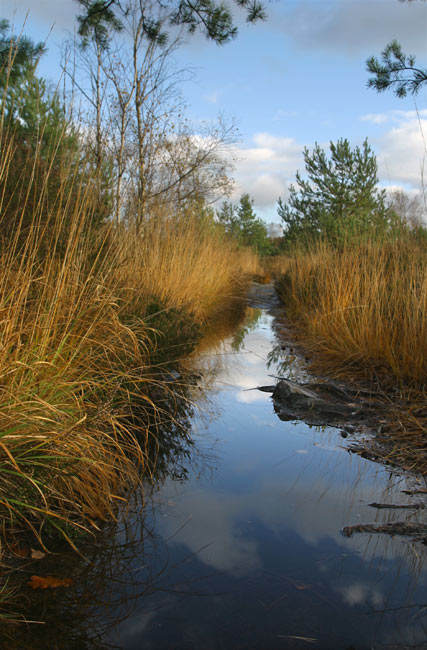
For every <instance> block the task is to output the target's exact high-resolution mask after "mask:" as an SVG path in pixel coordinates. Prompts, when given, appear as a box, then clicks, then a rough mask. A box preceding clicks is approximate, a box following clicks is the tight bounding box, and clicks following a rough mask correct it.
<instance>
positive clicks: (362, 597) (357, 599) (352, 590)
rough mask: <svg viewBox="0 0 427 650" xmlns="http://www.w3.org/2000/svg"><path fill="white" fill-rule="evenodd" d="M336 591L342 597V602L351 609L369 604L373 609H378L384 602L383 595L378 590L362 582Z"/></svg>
mask: <svg viewBox="0 0 427 650" xmlns="http://www.w3.org/2000/svg"><path fill="white" fill-rule="evenodd" d="M337 591H338V593H340V594H341V595H342V597H343V599H344V602H345V603H348V604H349V605H351V606H352V607H354V606H355V605H368V604H371V605H372V606H373V607H376V608H380V607H382V606H383V605H384V602H385V597H384V595H383V594H382V593H381V592H380V591H379V590H378V589H376V588H375V587H371V586H370V585H368V584H366V583H362V582H355V583H353V584H352V585H347V586H345V587H338V589H337Z"/></svg>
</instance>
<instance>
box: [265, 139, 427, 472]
mask: <svg viewBox="0 0 427 650" xmlns="http://www.w3.org/2000/svg"><path fill="white" fill-rule="evenodd" d="M304 157H305V162H306V171H307V179H305V178H304V179H303V178H302V177H301V176H300V175H297V184H298V190H297V189H296V188H292V189H291V192H290V197H289V201H288V202H287V203H286V204H284V203H282V202H279V214H280V216H281V217H282V219H283V221H284V223H285V228H286V230H285V238H284V246H285V250H286V252H287V254H286V256H285V257H284V258H282V265H283V271H284V274H283V276H282V278H281V279H280V281H279V282H278V289H279V292H280V295H281V297H282V299H283V301H284V303H285V305H286V308H287V316H288V317H289V319H290V320H291V321H292V322H293V323H294V324H295V325H296V326H297V331H298V336H299V338H300V340H301V341H302V342H303V344H304V345H305V346H306V347H307V348H308V349H310V350H311V352H312V353H313V361H314V367H315V368H316V369H317V370H318V371H320V372H322V373H326V374H327V375H328V376H336V377H339V378H341V379H345V380H347V381H348V380H352V381H355V382H356V383H359V385H360V387H361V389H364V390H366V388H368V389H369V390H370V391H371V392H372V395H373V396H375V398H376V399H378V398H379V399H381V400H383V401H384V402H386V403H387V406H388V412H389V416H390V418H389V420H390V421H389V422H388V424H383V425H382V429H383V430H384V432H385V431H387V435H386V447H385V448H386V449H387V450H388V451H387V459H388V460H390V459H393V460H394V461H395V462H398V463H400V464H403V465H405V466H407V467H410V468H412V469H415V468H417V469H419V470H423V471H427V457H426V454H425V430H426V425H427V404H426V397H425V396H426V380H427V326H426V324H427V229H426V221H425V218H426V211H425V204H424V203H423V200H422V199H423V197H422V195H421V196H420V197H419V198H418V200H414V199H412V200H410V199H408V198H407V197H405V195H403V194H402V193H397V194H395V196H394V197H393V200H392V201H391V202H390V201H386V197H385V196H384V193H381V192H379V191H378V190H377V182H378V180H377V177H376V160H375V156H374V155H373V153H372V151H371V150H370V148H369V146H368V143H367V142H365V143H364V145H363V148H362V149H359V148H356V149H355V150H351V148H350V146H349V143H348V142H347V141H345V140H344V141H339V142H338V143H336V144H334V143H331V156H330V158H328V156H327V154H326V153H325V152H324V151H323V150H322V149H320V147H318V146H316V148H315V149H314V152H313V153H312V154H310V152H309V151H308V150H306V151H305V154H304ZM383 449H384V447H383ZM376 453H377V456H378V455H379V452H376ZM381 453H382V452H381Z"/></svg>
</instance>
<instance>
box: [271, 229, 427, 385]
mask: <svg viewBox="0 0 427 650" xmlns="http://www.w3.org/2000/svg"><path fill="white" fill-rule="evenodd" d="M279 291H280V295H281V296H282V298H283V300H284V303H285V304H286V307H287V313H288V315H289V317H290V318H291V319H292V320H294V321H295V322H298V324H299V326H300V327H301V329H302V332H303V336H304V339H305V340H306V342H307V343H309V344H310V345H312V346H315V349H316V351H318V352H319V353H320V354H321V357H322V361H321V362H320V361H319V363H322V365H324V367H325V369H327V370H328V371H331V370H335V371H336V372H341V373H344V374H346V373H348V372H349V370H350V369H353V370H354V371H357V372H362V373H363V372H365V373H367V376H371V375H372V374H377V375H379V376H382V377H383V379H386V378H389V380H390V382H392V383H393V382H394V383H398V384H402V383H404V384H407V385H412V386H414V387H422V386H423V385H424V382H425V380H426V376H427V250H426V247H425V243H424V242H423V241H419V240H417V239H416V238H411V237H410V236H408V237H406V238H405V239H395V240H393V241H384V242H381V243H380V242H375V241H373V242H364V243H361V244H358V245H350V244H349V245H348V246H344V247H343V248H341V249H336V248H334V247H332V246H330V245H329V244H327V243H325V242H323V243H318V244H316V245H313V246H312V248H310V249H309V250H307V251H305V252H301V253H296V254H294V255H293V256H292V258H291V260H290V261H289V269H288V271H287V273H286V274H285V276H284V277H283V279H282V280H281V281H280V283H279ZM319 359H320V356H319Z"/></svg>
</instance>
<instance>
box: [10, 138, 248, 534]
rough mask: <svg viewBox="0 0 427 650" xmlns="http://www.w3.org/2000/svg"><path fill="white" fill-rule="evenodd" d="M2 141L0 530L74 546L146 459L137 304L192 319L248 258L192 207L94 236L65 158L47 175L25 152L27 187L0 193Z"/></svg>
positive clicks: (226, 296)
mask: <svg viewBox="0 0 427 650" xmlns="http://www.w3.org/2000/svg"><path fill="white" fill-rule="evenodd" d="M2 138H3V143H2V144H3V145H7V146H3V147H2V152H3V153H2V160H1V172H2V173H1V174H0V215H1V216H0V225H1V221H2V220H7V219H10V218H11V212H10V206H11V205H12V204H13V205H14V212H13V220H14V221H13V223H14V228H13V231H12V235H10V233H11V230H10V228H8V229H7V237H6V236H3V238H2V240H1V241H0V314H1V319H0V345H1V357H0V514H1V516H2V520H3V526H4V531H3V532H4V533H5V531H6V529H7V530H8V534H9V536H10V534H11V531H14V530H16V531H18V530H31V531H32V532H33V534H35V535H36V536H38V538H39V540H40V542H41V543H44V542H43V539H45V537H44V533H45V531H46V530H48V531H49V532H52V530H58V531H59V532H60V533H61V534H62V535H63V536H64V537H65V538H66V539H67V540H68V541H69V542H70V543H72V544H73V535H74V533H73V531H75V530H76V529H84V530H86V531H87V530H95V529H96V528H97V526H98V523H97V522H98V521H99V520H100V519H105V518H107V517H114V513H115V510H116V505H117V503H118V501H120V500H121V499H123V498H124V496H125V495H126V493H127V492H129V490H132V489H134V488H135V486H136V485H137V484H138V482H139V480H140V478H141V475H142V473H143V472H144V471H146V470H147V467H148V465H147V455H148V453H149V452H148V449H149V447H150V442H151V436H153V435H154V434H153V432H152V431H151V430H150V429H149V428H148V426H147V421H148V418H147V419H144V410H145V409H146V410H147V411H149V412H150V414H151V417H152V414H153V412H154V413H156V408H157V407H156V404H153V402H152V400H151V399H150V393H151V388H152V386H153V383H155V379H154V378H153V373H152V372H151V369H150V364H151V361H152V353H153V347H154V343H153V336H152V331H151V326H152V325H151V322H149V323H147V322H146V318H145V317H146V309H147V306H148V305H149V304H150V302H151V301H152V300H153V297H154V298H156V299H157V300H160V301H161V303H162V306H163V309H165V310H168V309H175V308H179V309H182V310H185V311H186V312H187V313H188V314H189V318H191V319H194V320H197V321H199V322H200V323H201V324H203V323H204V322H206V321H207V319H208V317H209V316H210V315H213V314H215V312H216V310H217V309H218V307H219V306H220V305H224V303H225V302H227V301H229V300H230V299H231V298H232V297H233V296H235V295H236V294H238V293H239V292H241V290H242V288H243V284H244V277H245V276H247V273H248V272H249V271H250V270H251V265H254V264H256V259H254V258H253V257H252V256H250V255H249V256H248V254H247V253H244V254H243V253H239V252H237V251H236V250H235V248H234V247H233V246H232V245H231V244H229V243H228V242H227V241H225V240H224V239H223V238H222V237H221V235H220V234H219V233H218V232H217V231H216V229H215V228H213V227H212V224H211V225H209V224H208V223H206V222H204V221H203V220H201V219H198V217H197V215H186V216H185V219H180V220H177V219H176V218H175V217H173V216H171V215H163V216H162V218H160V219H159V218H156V220H151V221H148V222H147V224H146V226H145V227H144V228H143V229H142V230H141V231H139V232H136V231H134V230H133V229H132V228H131V227H127V228H125V227H124V226H114V225H113V224H112V223H110V224H108V223H107V225H105V226H104V227H103V228H101V229H98V230H97V231H96V232H94V230H93V228H92V224H93V223H95V222H96V210H97V201H96V192H94V185H95V181H94V179H92V178H91V177H90V175H89V176H88V175H85V177H84V179H82V178H81V176H78V175H77V174H76V171H75V170H76V165H75V160H72V159H70V161H69V164H68V166H67V165H66V164H65V163H62V164H61V168H60V174H59V172H58V168H57V167H55V165H54V164H53V161H52V165H46V164H45V161H41V160H40V159H39V158H38V157H37V151H36V155H34V153H33V152H29V153H28V156H27V157H26V159H25V160H24V162H23V164H24V165H25V170H24V171H23V178H25V179H26V183H28V186H23V184H22V183H16V184H14V185H12V189H11V185H10V175H9V172H10V170H11V169H13V162H14V161H13V152H14V139H13V138H14V135H13V134H7V133H4V132H3V133H2ZM42 163H43V164H42ZM52 169H55V174H56V175H57V178H56V179H55V181H56V191H55V196H54V197H53V196H52V195H51V194H49V192H48V191H47V188H48V184H49V180H50V177H49V175H50V174H51V173H52ZM58 174H59V175H58ZM73 175H74V177H75V178H74V181H73ZM26 197H27V198H28V197H31V213H30V216H31V219H30V221H29V219H28V214H29V203H28V200H26ZM37 197H38V198H37ZM36 198H37V200H35V199H36ZM16 206H18V207H16ZM19 206H21V210H22V215H20V212H19ZM24 212H25V218H24ZM0 230H1V228H0ZM163 345H164V346H166V347H167V345H168V341H165V342H163ZM135 405H137V407H138V417H137V418H135V417H134V412H135ZM159 411H160V409H159ZM150 467H151V465H150Z"/></svg>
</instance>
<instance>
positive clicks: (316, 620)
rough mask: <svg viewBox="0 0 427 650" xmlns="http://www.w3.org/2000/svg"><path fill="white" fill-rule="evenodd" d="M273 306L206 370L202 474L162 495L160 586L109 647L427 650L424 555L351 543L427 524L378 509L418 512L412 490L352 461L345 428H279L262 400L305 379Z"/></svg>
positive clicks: (383, 539)
mask: <svg viewBox="0 0 427 650" xmlns="http://www.w3.org/2000/svg"><path fill="white" fill-rule="evenodd" d="M272 307H274V304H273V303H272V297H271V289H269V288H268V287H267V288H262V287H261V288H260V289H259V290H258V291H257V292H256V293H255V294H254V296H253V299H252V311H251V314H250V317H249V320H247V323H246V326H244V327H243V328H242V329H241V330H240V331H238V332H236V334H235V336H234V338H232V339H229V340H227V341H226V342H224V344H223V345H222V346H221V347H220V348H219V349H216V350H215V351H214V352H213V354H212V356H210V355H207V356H205V358H204V360H203V359H201V364H202V366H203V364H205V366H206V367H208V366H209V365H211V366H212V364H213V365H216V374H215V379H214V382H213V385H212V387H211V389H210V391H209V396H208V400H207V401H206V402H205V403H203V404H202V405H201V406H200V409H199V411H198V413H197V415H195V416H194V417H193V423H192V426H193V433H192V435H193V436H195V439H196V447H197V450H195V455H196V456H197V455H199V464H198V466H196V467H194V468H192V469H189V471H188V474H187V475H186V476H185V480H182V479H181V480H176V479H175V480H173V479H171V478H169V479H167V480H166V481H165V483H164V484H163V485H162V486H161V488H160V489H159V490H158V491H156V493H155V495H154V497H153V500H154V504H155V507H154V510H153V512H152V514H151V521H150V523H148V522H147V521H146V525H147V526H148V528H149V529H150V530H151V533H152V534H151V535H150V536H149V540H148V545H146V552H147V557H149V558H150V560H149V561H150V562H151V568H150V570H151V571H152V572H153V575H154V574H156V573H157V581H158V582H157V584H156V588H155V589H154V590H153V593H152V594H151V595H147V594H145V595H144V597H143V598H142V599H141V600H140V601H139V602H138V604H137V606H136V608H135V611H134V613H133V614H132V615H131V616H129V618H127V619H126V620H125V621H124V622H123V623H122V624H121V625H119V626H118V627H116V628H115V630H114V631H113V632H112V633H111V636H110V639H111V641H112V642H115V643H117V645H118V646H119V647H120V648H124V649H126V650H140V649H141V648H144V650H149V649H150V650H151V649H153V650H166V649H169V648H170V649H171V650H172V649H174V650H187V649H188V650H190V649H194V650H196V649H197V650H217V649H218V650H219V649H224V650H232V649H237V648H242V649H250V648H251V649H252V648H253V649H258V650H276V649H277V650H282V649H283V650H284V649H288V648H296V649H298V648H307V647H313V648H320V649H322V650H334V649H337V650H338V649H339V650H350V649H353V650H362V649H363V650H364V649H368V648H375V649H377V648H384V649H385V648H388V649H392V648H393V649H394V648H402V649H403V648H416V647H418V648H425V647H427V646H426V640H427V615H426V611H427V610H426V608H427V571H426V569H427V567H426V562H425V559H426V557H425V546H423V545H421V544H416V543H411V542H410V541H408V540H403V539H402V538H397V537H396V538H391V537H390V536H386V535H369V534H360V535H356V536H354V537H352V538H346V537H344V536H343V535H342V533H341V529H342V528H343V527H344V526H347V525H349V524H356V523H366V522H375V521H393V520H397V519H399V520H402V519H403V520H406V519H410V520H411V521H416V520H417V518H418V519H419V520H420V521H422V518H423V517H424V521H425V514H424V513H423V512H422V511H420V512H418V513H417V512H413V511H411V510H408V511H405V510H403V511H397V513H396V511H395V510H388V509H383V510H377V509H375V508H372V507H371V506H369V504H370V503H371V502H382V503H405V496H404V494H403V493H402V490H404V489H405V488H407V487H408V485H407V478H405V477H404V476H403V475H402V474H399V472H390V470H389V469H387V468H385V467H382V466H381V465H378V464H375V463H372V462H370V461H368V460H364V459H363V458H360V457H359V456H357V455H354V454H350V453H349V452H348V451H347V450H346V448H345V442H346V441H345V439H344V438H343V437H342V435H341V432H340V431H339V430H338V429H333V428H322V429H320V428H316V427H310V426H307V425H306V424H304V423H301V422H292V421H290V422H283V421H281V420H279V419H278V417H277V415H276V414H275V413H274V410H273V406H272V401H271V397H270V396H269V395H268V394H266V393H262V392H260V391H257V390H250V389H253V388H254V387H256V386H259V385H263V384H271V383H272V381H273V380H272V378H271V376H272V375H281V376H283V375H285V376H288V377H289V376H292V377H295V374H296V375H297V376H298V373H299V377H300V378H301V372H303V371H302V370H301V369H300V368H299V366H298V360H297V359H295V358H294V357H292V358H290V357H289V354H287V352H286V349H285V350H282V348H283V347H285V346H284V345H283V342H282V341H277V339H276V336H275V333H274V329H273V323H274V316H273V315H272V314H271V313H270V312H271V308H272ZM281 350H282V351H281ZM402 512H403V514H402ZM145 570H146V567H145V566H144V567H143V568H140V569H136V573H138V571H140V572H141V575H140V578H141V579H143V576H144V571H145ZM135 577H136V578H137V576H135Z"/></svg>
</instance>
